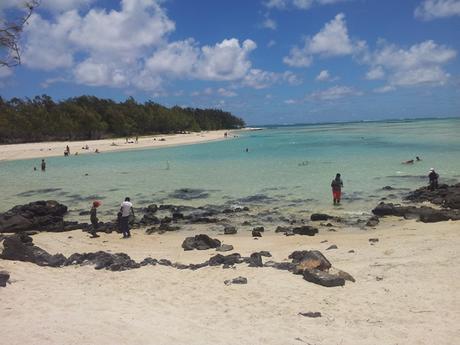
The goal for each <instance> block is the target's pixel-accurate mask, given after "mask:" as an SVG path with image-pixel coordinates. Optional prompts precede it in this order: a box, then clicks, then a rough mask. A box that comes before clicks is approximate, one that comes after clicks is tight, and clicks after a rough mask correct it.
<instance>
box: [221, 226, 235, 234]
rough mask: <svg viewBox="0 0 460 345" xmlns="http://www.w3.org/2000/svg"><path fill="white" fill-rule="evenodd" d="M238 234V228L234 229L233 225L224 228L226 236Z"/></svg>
mask: <svg viewBox="0 0 460 345" xmlns="http://www.w3.org/2000/svg"><path fill="white" fill-rule="evenodd" d="M236 233H237V230H236V227H234V226H233V225H227V226H226V227H225V228H224V234H225V235H234V234H236Z"/></svg>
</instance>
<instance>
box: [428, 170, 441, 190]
mask: <svg viewBox="0 0 460 345" xmlns="http://www.w3.org/2000/svg"><path fill="white" fill-rule="evenodd" d="M438 178H439V175H438V173H437V172H436V171H434V168H431V169H430V173H429V174H428V179H429V180H430V187H429V188H430V190H435V189H438Z"/></svg>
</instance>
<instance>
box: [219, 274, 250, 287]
mask: <svg viewBox="0 0 460 345" xmlns="http://www.w3.org/2000/svg"><path fill="white" fill-rule="evenodd" d="M247 283H248V279H247V278H245V277H241V276H240V277H236V278H233V279H232V280H225V281H224V284H225V285H231V284H247Z"/></svg>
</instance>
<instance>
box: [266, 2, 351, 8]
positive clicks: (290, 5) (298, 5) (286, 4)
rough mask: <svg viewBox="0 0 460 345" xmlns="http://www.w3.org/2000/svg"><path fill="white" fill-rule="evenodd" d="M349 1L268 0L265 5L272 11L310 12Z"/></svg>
mask: <svg viewBox="0 0 460 345" xmlns="http://www.w3.org/2000/svg"><path fill="white" fill-rule="evenodd" d="M344 1H347V0H266V1H264V2H263V4H264V5H265V6H266V7H268V8H270V9H277V10H285V9H288V8H295V9H299V10H308V9H310V8H311V7H312V6H314V5H319V6H322V5H331V4H335V3H338V2H344Z"/></svg>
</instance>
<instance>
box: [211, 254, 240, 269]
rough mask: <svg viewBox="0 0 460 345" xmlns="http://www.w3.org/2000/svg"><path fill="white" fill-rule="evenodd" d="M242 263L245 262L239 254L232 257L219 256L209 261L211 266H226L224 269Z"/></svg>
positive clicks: (231, 255)
mask: <svg viewBox="0 0 460 345" xmlns="http://www.w3.org/2000/svg"><path fill="white" fill-rule="evenodd" d="M241 262H243V260H242V259H241V255H240V254H238V253H233V254H230V255H222V254H217V255H214V256H212V257H211V258H210V259H209V266H219V265H224V267H230V266H233V265H235V264H239V263H241Z"/></svg>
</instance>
